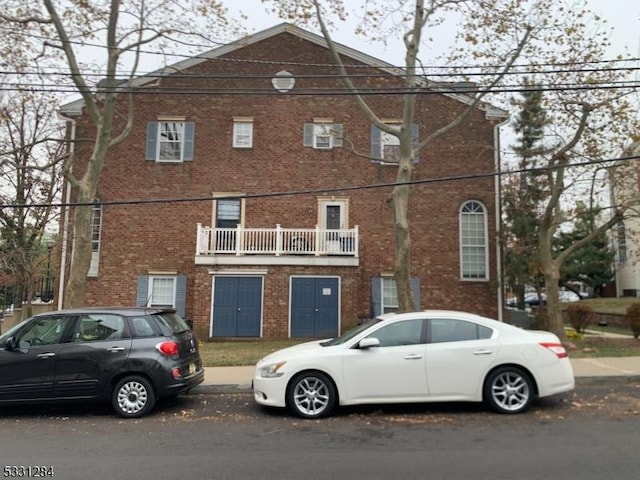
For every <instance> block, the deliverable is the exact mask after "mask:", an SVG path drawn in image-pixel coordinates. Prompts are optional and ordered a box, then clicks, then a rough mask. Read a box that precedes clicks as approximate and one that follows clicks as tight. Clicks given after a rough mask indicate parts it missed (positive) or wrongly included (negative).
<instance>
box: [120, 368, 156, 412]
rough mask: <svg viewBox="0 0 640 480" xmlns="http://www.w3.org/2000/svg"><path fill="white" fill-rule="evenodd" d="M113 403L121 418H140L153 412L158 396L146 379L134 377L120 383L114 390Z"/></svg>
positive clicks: (126, 378) (124, 379)
mask: <svg viewBox="0 0 640 480" xmlns="http://www.w3.org/2000/svg"><path fill="white" fill-rule="evenodd" d="M111 402H112V403H113V408H115V410H116V412H117V413H118V415H120V416H121V417H125V418H138V417H142V416H144V415H146V414H148V413H149V412H151V410H153V408H154V407H155V404H156V396H155V393H154V391H153V387H152V385H151V383H150V382H149V381H148V380H147V379H146V378H144V377H141V376H138V375H132V376H130V377H125V378H123V379H122V380H120V381H119V382H118V384H117V385H116V388H114V390H113V394H112V397H111Z"/></svg>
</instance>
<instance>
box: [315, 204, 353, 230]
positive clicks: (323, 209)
mask: <svg viewBox="0 0 640 480" xmlns="http://www.w3.org/2000/svg"><path fill="white" fill-rule="evenodd" d="M332 205H337V206H339V207H340V229H341V230H342V229H346V228H349V199H347V198H325V197H320V198H318V225H320V228H327V207H329V206H332Z"/></svg>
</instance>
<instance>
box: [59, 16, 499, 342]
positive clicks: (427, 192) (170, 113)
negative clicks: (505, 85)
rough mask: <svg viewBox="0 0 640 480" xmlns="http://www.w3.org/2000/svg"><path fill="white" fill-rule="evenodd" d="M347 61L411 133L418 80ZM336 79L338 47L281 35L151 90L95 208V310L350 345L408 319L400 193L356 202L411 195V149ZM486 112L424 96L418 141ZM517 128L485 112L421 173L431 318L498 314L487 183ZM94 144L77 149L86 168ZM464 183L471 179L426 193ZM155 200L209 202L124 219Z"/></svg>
mask: <svg viewBox="0 0 640 480" xmlns="http://www.w3.org/2000/svg"><path fill="white" fill-rule="evenodd" d="M339 51H340V53H341V55H342V56H343V58H344V61H345V63H346V64H348V65H349V67H348V70H349V71H350V72H351V73H357V74H358V76H357V78H356V83H357V84H358V85H359V86H361V87H362V88H369V89H377V90H370V92H369V94H368V95H367V96H366V99H367V101H368V102H369V103H370V104H371V105H372V107H373V109H374V111H375V112H376V113H377V114H378V115H379V117H380V118H382V119H384V121H385V122H389V123H391V122H394V121H398V119H399V118H400V117H401V114H402V110H401V101H402V96H401V95H399V94H398V93H397V91H395V92H394V88H397V87H399V86H401V83H400V82H399V78H398V74H399V73H401V72H400V71H399V70H398V69H397V68H393V67H392V66H391V65H388V64H385V63H384V62H382V61H380V60H378V59H375V58H372V57H370V56H368V55H365V54H363V53H361V52H358V51H355V50H353V49H350V48H348V47H346V46H340V47H339ZM332 63H333V62H332V61H331V58H330V56H329V53H328V49H327V48H326V46H325V42H324V39H323V38H322V37H320V36H317V35H315V34H312V33H309V32H307V31H305V30H301V29H299V28H297V27H293V26H291V25H289V24H282V25H278V26H275V27H273V28H270V29H268V30H265V31H263V32H260V33H257V34H254V35H251V36H249V37H247V38H244V39H242V40H240V41H238V42H235V43H231V44H228V45H225V46H222V47H220V48H217V49H215V50H213V51H210V52H208V53H206V54H204V55H201V56H199V57H197V58H192V59H188V60H185V61H183V62H180V63H178V64H175V65H173V66H172V67H170V68H166V69H163V70H162V71H159V72H155V73H153V74H149V75H147V76H144V77H140V78H138V79H136V80H134V81H133V83H132V85H133V86H134V87H135V93H134V95H133V107H134V111H135V121H136V123H135V126H134V130H133V132H132V133H131V135H130V136H129V137H128V138H127V139H126V140H125V141H124V142H123V143H121V144H120V145H118V146H117V147H115V148H113V149H112V150H111V151H110V154H109V157H108V160H107V162H106V165H105V168H104V171H103V175H102V177H101V181H100V186H99V189H98V190H99V192H98V198H97V199H96V205H95V207H94V216H93V220H94V242H93V260H92V266H91V271H90V273H89V278H88V286H87V294H86V303H87V305H98V304H132V303H138V304H139V305H171V306H174V307H175V308H177V309H178V310H179V311H180V313H182V314H183V315H184V316H185V317H186V318H188V319H191V320H192V321H193V322H194V328H195V329H196V331H197V333H198V335H199V337H200V338H201V339H207V338H217V337H288V336H293V337H326V336H333V335H336V334H338V333H340V332H342V331H344V330H346V329H347V328H349V327H351V326H352V325H354V324H355V323H356V322H357V321H358V319H360V318H365V317H370V316H372V315H375V314H377V313H379V312H384V311H391V310H393V309H394V307H395V306H396V302H397V300H396V296H395V283H394V281H393V278H392V276H391V273H392V271H393V265H394V254H393V251H394V247H393V241H394V239H393V225H392V215H391V210H390V208H389V207H388V203H387V202H388V199H389V195H390V193H391V187H379V188H354V187H370V186H373V185H383V184H385V183H392V182H394V181H395V178H396V166H395V165H394V163H393V159H394V155H396V154H397V144H396V142H395V141H394V138H393V137H388V136H387V135H385V134H384V133H382V134H381V132H380V131H379V130H378V129H377V128H375V127H373V126H372V125H371V124H370V122H369V121H368V120H367V118H366V117H365V115H364V114H363V113H362V112H361V111H360V109H359V108H358V106H357V104H356V102H355V100H354V98H353V97H352V96H350V95H344V94H341V93H342V92H344V87H343V85H342V83H341V82H340V80H339V79H338V78H337V77H336V76H334V75H336V74H337V69H336V68H334V67H332V66H331V65H330V64H332ZM439 89H440V91H439ZM126 97H127V96H126V95H123V96H122V98H121V101H122V111H123V112H126V110H125V109H126V101H127V98H126ZM470 100H471V99H470V97H469V96H468V95H467V94H465V93H462V92H461V93H455V92H453V93H451V91H449V92H446V91H442V87H441V86H438V85H435V84H429V85H425V88H424V89H423V91H422V93H421V94H420V95H418V99H417V110H416V111H417V115H416V124H415V125H414V128H413V132H412V133H413V135H414V138H415V139H416V141H417V140H418V139H419V138H420V139H421V138H424V136H425V135H426V134H427V133H429V132H432V131H434V130H435V129H437V128H440V127H442V126H444V125H446V124H447V123H448V122H449V121H450V120H452V119H453V118H455V117H456V115H457V114H458V113H460V112H461V111H462V110H463V109H464V108H465V107H466V106H467V105H468V104H469V103H470ZM61 110H62V112H63V113H64V115H65V116H67V117H68V118H71V119H73V124H74V127H75V138H76V140H79V139H83V138H85V139H87V138H88V139H91V138H93V130H92V128H91V126H90V122H89V121H88V118H87V116H86V112H83V110H82V102H81V101H77V102H73V103H70V104H67V105H64V106H63V107H62V109H61ZM504 119H505V114H504V112H503V111H501V110H498V109H496V108H493V107H491V106H489V105H486V104H483V105H481V106H480V107H478V108H476V109H475V110H474V111H473V112H472V113H471V114H470V115H469V116H468V117H467V119H466V121H465V122H463V124H462V125H460V126H459V127H457V128H455V129H453V130H451V131H450V132H449V133H447V134H446V135H444V136H442V137H440V138H439V139H438V140H436V141H435V142H433V143H431V144H430V145H429V146H428V148H427V149H424V150H423V151H421V152H420V154H419V156H418V157H417V158H415V159H414V167H415V169H414V177H413V178H414V179H415V180H425V182H424V183H420V184H416V185H415V186H412V193H411V199H410V215H409V221H410V226H411V235H412V255H413V260H412V276H413V277H414V278H413V285H414V290H415V294H416V298H417V302H418V303H419V305H418V307H419V308H451V309H462V310H468V311H473V312H477V313H481V314H486V315H490V316H494V317H496V316H497V315H498V303H499V302H498V287H497V280H496V279H497V274H496V272H497V270H496V266H497V265H498V263H499V262H498V258H497V255H496V251H497V250H496V238H495V235H496V214H495V212H496V198H497V187H496V181H495V179H494V178H493V177H491V176H483V175H478V176H477V178H473V176H474V174H486V173H488V172H493V171H494V170H495V169H496V165H497V163H498V162H497V157H496V152H495V150H496V149H495V145H496V142H497V135H498V128H497V126H498V124H499V123H500V122H502V121H504ZM91 143H92V142H86V143H83V142H81V141H76V142H75V145H76V158H77V159H78V161H82V159H83V158H85V159H86V158H87V156H88V153H89V151H88V150H87V147H86V145H91ZM451 177H465V179H458V180H448V181H426V180H433V179H443V178H449V179H450V178H451ZM279 193H286V195H281V194H279ZM149 199H194V200H193V201H180V202H177V201H169V202H164V203H163V202H158V203H143V204H130V205H112V204H109V202H117V201H121V200H149ZM102 202H106V204H103V203H102ZM71 218H72V217H71ZM62 235H67V237H68V236H70V235H71V226H69V227H68V228H67V229H65V231H63V232H62ZM67 243H68V244H69V245H70V248H71V244H72V242H71V241H69V242H67ZM69 254H70V251H69V252H67V256H70V255H69ZM67 268H68V267H67Z"/></svg>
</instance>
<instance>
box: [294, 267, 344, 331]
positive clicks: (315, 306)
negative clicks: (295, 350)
mask: <svg viewBox="0 0 640 480" xmlns="http://www.w3.org/2000/svg"><path fill="white" fill-rule="evenodd" d="M338 306H339V292H338V279H337V278H313V277H308V278H307V277H304V278H302V277H298V278H293V279H292V281H291V336H292V337H311V338H314V337H315V338H328V337H336V336H337V335H338V317H339V315H338Z"/></svg>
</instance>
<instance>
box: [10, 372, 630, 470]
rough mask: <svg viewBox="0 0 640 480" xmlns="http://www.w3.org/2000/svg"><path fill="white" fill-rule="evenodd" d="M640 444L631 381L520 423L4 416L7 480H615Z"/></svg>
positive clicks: (53, 410) (434, 407)
mask: <svg viewBox="0 0 640 480" xmlns="http://www.w3.org/2000/svg"><path fill="white" fill-rule="evenodd" d="M639 448H640V384H635V383H615V384H612V383H602V384H588V385H579V386H578V388H577V390H576V391H575V392H574V393H572V394H567V395H564V396H560V397H556V398H554V399H551V400H544V401H541V402H538V403H537V404H536V406H535V407H534V409H533V410H532V411H530V412H529V413H527V414H524V415H516V416H509V415H497V414H494V413H490V412H488V411H487V410H485V409H484V408H483V407H482V406H481V405H475V404H455V405H442V404H427V405H417V406H383V407H381V406H368V407H357V408H356V407H354V408H344V409H341V410H340V411H339V412H338V413H337V415H335V416H334V417H332V418H329V419H325V420H318V421H303V420H298V419H296V418H293V417H290V416H289V415H287V414H286V413H285V412H282V411H269V410H266V411H265V410H263V409H261V408H259V407H257V406H256V405H254V403H253V400H252V397H251V396H250V395H249V394H226V395H223V394H220V395H190V396H185V397H180V398H178V399H174V400H171V401H169V402H164V403H161V404H160V405H159V407H158V410H157V412H156V413H155V414H154V415H152V416H150V417H147V418H143V419H138V420H123V419H120V418H119V417H116V416H115V415H114V414H113V412H112V410H111V409H110V407H109V406H107V405H91V406H69V405H66V406H57V407H50V406H47V407H12V408H5V407H2V408H1V410H0V477H2V478H19V476H17V475H16V476H15V477H11V474H12V473H14V472H15V473H19V470H13V469H9V470H5V467H11V466H22V467H29V466H32V467H33V466H40V467H47V469H33V468H32V469H30V470H29V469H28V468H24V469H23V470H22V471H23V472H24V473H25V475H23V476H22V477H21V478H36V475H35V473H43V472H50V471H51V470H50V469H49V467H51V468H52V469H53V474H54V475H53V477H51V476H48V475H45V476H44V478H55V479H63V480H67V479H68V480H74V479H85V478H89V479H91V480H101V479H113V478H135V479H154V480H157V479H165V478H167V479H172V478H189V479H234V480H242V479H260V480H261V479H289V478H303V479H305V480H306V479H316V478H318V479H319V478H322V479H330V478H336V479H338V478H340V479H341V478H367V479H382V478H393V479H404V478H406V479H417V478H421V479H424V478H427V479H429V480H434V479H454V480H455V479H467V478H469V479H471V478H472V479H494V480H495V479H505V480H507V479H508V480H521V479H544V478H567V479H574V478H575V479H581V480H590V479H602V478H607V479H611V478H615V479H616V480H617V479H635V478H637V477H638V472H639V471H640V454H639V453H638V452H639ZM27 473H28V474H29V475H26V474H27ZM39 478H43V476H42V475H41V476H40V477H39Z"/></svg>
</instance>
